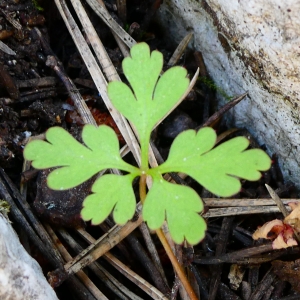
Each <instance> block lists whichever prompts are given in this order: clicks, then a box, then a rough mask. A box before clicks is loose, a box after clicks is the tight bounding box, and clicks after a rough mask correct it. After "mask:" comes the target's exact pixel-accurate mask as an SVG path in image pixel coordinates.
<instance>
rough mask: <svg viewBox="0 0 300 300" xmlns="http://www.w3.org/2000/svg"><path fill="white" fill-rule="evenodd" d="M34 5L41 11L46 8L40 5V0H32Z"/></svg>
mask: <svg viewBox="0 0 300 300" xmlns="http://www.w3.org/2000/svg"><path fill="white" fill-rule="evenodd" d="M31 1H32V4H33V6H34V7H35V9H37V10H39V11H43V10H44V9H43V8H42V7H41V6H40V4H39V1H38V0H31Z"/></svg>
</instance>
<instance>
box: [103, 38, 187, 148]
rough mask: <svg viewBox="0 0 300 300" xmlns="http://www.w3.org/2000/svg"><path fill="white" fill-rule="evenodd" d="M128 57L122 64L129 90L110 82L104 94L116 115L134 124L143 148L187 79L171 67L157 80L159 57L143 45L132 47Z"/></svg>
mask: <svg viewBox="0 0 300 300" xmlns="http://www.w3.org/2000/svg"><path fill="white" fill-rule="evenodd" d="M130 53H131V57H127V58H125V59H124V61H123V71H124V74H125V76H126V78H127V79H128V81H129V83H130V85H131V88H132V90H131V89H130V88H129V87H126V85H125V84H124V83H120V82H110V83H109V84H108V88H107V92H108V95H109V98H110V99H111V101H112V103H113V105H114V106H115V107H116V108H117V109H118V111H120V112H121V113H122V114H123V115H124V116H125V117H126V118H127V119H128V120H130V121H131V122H132V123H133V124H134V126H135V128H136V129H137V131H138V134H139V137H140V139H142V141H141V143H142V144H143V140H144V139H146V138H148V136H149V135H150V132H151V131H152V129H153V128H154V126H155V124H156V123H157V122H158V121H159V120H160V119H161V118H163V117H164V116H165V115H166V114H167V113H168V112H169V110H170V109H172V108H173V106H174V105H175V104H176V103H177V102H178V101H179V100H180V98H181V96H182V95H183V94H184V92H185V91H186V90H187V88H188V86H189V79H188V78H187V77H186V75H187V71H186V70H185V69H184V68H182V67H173V68H171V69H169V70H168V71H167V72H165V73H164V74H163V75H162V76H161V77H159V76H160V72H161V70H162V66H163V58H162V54H161V53H160V52H158V51H153V52H152V53H151V54H150V49H149V46H148V45H147V44H146V43H139V44H137V45H135V46H133V47H132V48H131V51H130Z"/></svg>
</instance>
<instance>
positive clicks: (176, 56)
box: [168, 32, 193, 67]
mask: <svg viewBox="0 0 300 300" xmlns="http://www.w3.org/2000/svg"><path fill="white" fill-rule="evenodd" d="M192 37H193V33H192V32H190V33H188V34H187V35H186V36H185V37H184V38H183V39H182V41H181V42H180V43H179V45H178V46H177V48H176V50H175V51H174V53H173V55H172V57H171V58H170V60H169V62H168V66H170V67H171V66H174V65H175V64H177V62H178V60H179V59H180V57H181V56H182V54H183V52H184V51H185V49H186V47H187V46H188V44H189V42H190V40H191V39H192Z"/></svg>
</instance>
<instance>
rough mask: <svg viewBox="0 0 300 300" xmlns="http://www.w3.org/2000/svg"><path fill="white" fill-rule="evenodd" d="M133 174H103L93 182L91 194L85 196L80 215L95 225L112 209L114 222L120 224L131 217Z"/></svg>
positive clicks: (134, 202) (133, 203)
mask: <svg viewBox="0 0 300 300" xmlns="http://www.w3.org/2000/svg"><path fill="white" fill-rule="evenodd" d="M134 177H135V175H132V174H129V175H125V176H119V175H114V174H109V175H104V176H102V177H100V178H99V179H97V180H96V182H95V183H94V184H93V187H92V192H93V194H91V195H89V196H88V197H86V198H85V200H84V202H83V209H82V210H81V216H82V218H83V220H85V221H89V220H91V221H92V224H94V225H97V224H100V223H102V222H103V221H104V220H105V219H106V218H107V217H108V215H109V214H110V212H111V211H112V210H113V218H114V220H115V222H116V223H118V224H120V225H122V224H125V223H126V222H127V221H128V220H130V219H132V217H133V215H134V211H135V205H136V201H135V195H134V192H133V189H132V181H133V179H134Z"/></svg>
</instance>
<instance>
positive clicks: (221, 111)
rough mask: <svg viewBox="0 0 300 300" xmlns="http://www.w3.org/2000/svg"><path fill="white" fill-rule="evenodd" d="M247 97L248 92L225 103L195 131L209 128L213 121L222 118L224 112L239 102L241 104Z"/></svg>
mask: <svg viewBox="0 0 300 300" xmlns="http://www.w3.org/2000/svg"><path fill="white" fill-rule="evenodd" d="M247 95H248V92H246V93H244V94H242V95H239V96H237V97H235V98H234V99H233V100H231V101H230V102H228V103H226V104H225V105H224V106H222V107H221V108H220V109H219V110H218V111H217V112H215V113H214V114H213V115H212V116H211V117H210V118H208V120H207V121H206V122H205V123H203V124H202V125H200V126H198V127H197V128H196V130H198V129H200V128H202V127H205V126H210V125H211V124H212V123H213V122H214V121H216V120H217V119H218V118H219V117H220V116H222V115H223V114H224V113H225V112H227V111H228V110H229V109H231V108H232V107H234V106H235V105H237V104H238V103H239V102H241V101H242V100H243V99H244V98H245V97H246V96H247Z"/></svg>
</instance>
